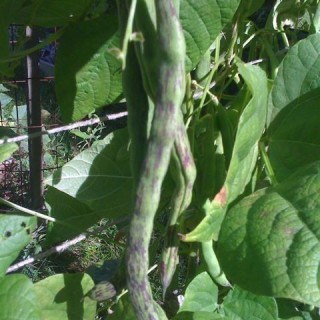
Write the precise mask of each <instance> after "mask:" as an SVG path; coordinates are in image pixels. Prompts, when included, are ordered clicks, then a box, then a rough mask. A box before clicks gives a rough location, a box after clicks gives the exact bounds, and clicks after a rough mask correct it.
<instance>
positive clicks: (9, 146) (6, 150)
mask: <svg viewBox="0 0 320 320" xmlns="http://www.w3.org/2000/svg"><path fill="white" fill-rule="evenodd" d="M18 149H19V147H18V145H17V144H16V143H5V144H1V145H0V162H3V161H5V160H7V159H8V158H10V156H11V155H12V154H13V153H14V152H15V151H17V150H18Z"/></svg>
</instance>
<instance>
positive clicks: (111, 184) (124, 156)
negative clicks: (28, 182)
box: [46, 129, 132, 218]
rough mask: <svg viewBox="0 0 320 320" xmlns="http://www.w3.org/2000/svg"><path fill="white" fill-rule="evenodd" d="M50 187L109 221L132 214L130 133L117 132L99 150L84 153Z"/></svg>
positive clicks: (56, 174) (62, 169)
mask: <svg viewBox="0 0 320 320" xmlns="http://www.w3.org/2000/svg"><path fill="white" fill-rule="evenodd" d="M46 183H47V184H49V185H52V186H54V187H55V188H57V189H58V190H60V191H63V192H65V193H67V194H69V195H70V196H72V197H75V198H77V199H78V200H79V201H81V202H82V203H84V204H86V205H87V206H88V207H89V208H90V209H92V210H97V211H99V210H104V211H105V217H110V218H114V217H119V216H121V215H125V214H129V213H130V212H131V203H132V176H131V172H130V163H129V151H128V133H127V129H122V130H118V131H115V132H113V133H111V134H110V135H108V136H107V137H106V138H105V139H104V140H103V141H101V142H99V143H97V144H96V145H95V146H93V147H91V148H89V149H87V150H85V151H83V152H81V153H80V154H79V155H77V156H76V157H75V158H73V159H72V160H71V161H69V162H68V163H67V164H66V165H64V166H63V167H62V168H60V169H58V170H57V171H56V172H55V173H54V174H53V175H52V176H51V177H49V178H48V179H47V180H46Z"/></svg>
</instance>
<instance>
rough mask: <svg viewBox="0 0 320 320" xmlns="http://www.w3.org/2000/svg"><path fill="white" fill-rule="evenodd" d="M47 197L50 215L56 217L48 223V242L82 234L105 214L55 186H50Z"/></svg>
mask: <svg viewBox="0 0 320 320" xmlns="http://www.w3.org/2000/svg"><path fill="white" fill-rule="evenodd" d="M45 198H46V207H47V209H48V211H49V213H48V215H50V216H51V217H54V218H55V219H56V221H55V222H49V224H48V231H47V235H46V243H47V244H52V243H56V242H60V241H63V240H66V239H70V238H72V237H74V236H76V235H78V234H80V233H81V232H83V231H85V230H86V229H88V228H89V227H91V226H92V225H94V224H95V223H96V222H98V221H99V220H100V219H101V218H102V217H103V214H104V211H102V212H97V211H92V210H91V209H90V208H89V207H88V206H87V205H86V204H84V203H83V202H81V201H79V200H78V199H76V198H74V197H71V196H69V195H68V194H66V193H64V192H61V191H60V190H58V189H56V188H53V187H48V191H47V192H46V196H45Z"/></svg>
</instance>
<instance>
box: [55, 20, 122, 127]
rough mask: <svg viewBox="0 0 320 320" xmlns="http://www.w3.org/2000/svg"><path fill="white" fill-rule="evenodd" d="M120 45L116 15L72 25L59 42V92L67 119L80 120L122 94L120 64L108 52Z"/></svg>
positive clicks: (57, 82)
mask: <svg viewBox="0 0 320 320" xmlns="http://www.w3.org/2000/svg"><path fill="white" fill-rule="evenodd" d="M113 47H119V36H118V33H117V18H116V16H114V15H113V16H111V15H110V16H102V17H100V18H98V19H94V20H90V21H85V22H81V23H77V24H76V25H72V26H70V27H69V28H68V30H67V31H66V32H65V34H64V35H63V36H62V38H61V40H60V41H59V49H58V54H57V59H56V68H55V81H56V93H57V98H58V101H59V104H60V107H61V114H62V118H63V120H64V121H65V122H71V121H73V120H78V119H81V118H83V117H84V116H86V115H87V114H89V113H90V112H92V111H94V110H95V109H97V108H101V107H103V106H105V105H107V104H110V103H112V102H115V101H116V100H117V99H119V96H120V95H121V93H122V83H121V64H120V62H119V61H118V60H117V59H116V58H115V57H114V56H113V55H112V54H111V53H110V52H109V49H110V48H113Z"/></svg>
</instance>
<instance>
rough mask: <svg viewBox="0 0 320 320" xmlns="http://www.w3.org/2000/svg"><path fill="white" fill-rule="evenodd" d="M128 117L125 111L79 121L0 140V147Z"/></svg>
mask: <svg viewBox="0 0 320 320" xmlns="http://www.w3.org/2000/svg"><path fill="white" fill-rule="evenodd" d="M127 115H128V112H127V111H124V112H119V113H114V114H109V115H107V116H106V117H101V118H94V119H89V120H84V121H78V122H75V123H71V124H67V125H65V126H60V127H57V128H53V129H48V130H42V131H41V132H35V133H31V134H25V135H21V136H18V137H13V138H5V139H0V145H2V144H6V143H14V142H20V141H23V140H28V139H33V138H37V137H39V136H42V135H47V134H54V133H59V132H63V131H68V130H72V129H75V128H81V127H86V126H90V125H93V124H96V123H100V122H104V121H110V120H115V119H119V118H122V117H126V116H127Z"/></svg>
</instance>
